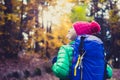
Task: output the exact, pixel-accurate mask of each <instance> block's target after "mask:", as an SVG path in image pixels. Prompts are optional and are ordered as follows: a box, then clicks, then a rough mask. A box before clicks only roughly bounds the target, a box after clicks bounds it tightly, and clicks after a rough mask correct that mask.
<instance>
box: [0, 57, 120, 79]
mask: <svg viewBox="0 0 120 80" xmlns="http://www.w3.org/2000/svg"><path fill="white" fill-rule="evenodd" d="M51 65H52V63H51V60H49V59H42V58H41V57H40V56H39V55H25V56H24V57H20V58H17V59H0V80H59V79H58V78H56V77H55V76H54V74H53V73H52V71H51ZM110 80H120V70H118V69H114V72H113V78H112V79H110Z"/></svg>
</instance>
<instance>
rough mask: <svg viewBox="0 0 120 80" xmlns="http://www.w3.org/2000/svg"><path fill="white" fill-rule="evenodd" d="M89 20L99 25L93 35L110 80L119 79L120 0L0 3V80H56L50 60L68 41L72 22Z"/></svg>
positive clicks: (10, 0)
mask: <svg viewBox="0 0 120 80" xmlns="http://www.w3.org/2000/svg"><path fill="white" fill-rule="evenodd" d="M93 20H95V21H97V22H98V23H99V24H100V25H101V32H100V33H99V34H97V35H96V36H98V37H99V38H101V39H102V41H103V42H104V46H105V54H106V59H107V61H109V63H110V64H111V66H112V67H113V71H114V72H113V78H112V79H111V80H120V77H119V76H120V0H0V79H1V80H2V79H3V80H58V79H57V78H56V77H55V76H54V74H52V71H51V69H50V67H51V60H52V58H53V57H54V56H55V55H57V51H58V50H59V47H60V46H61V45H63V44H67V43H68V42H69V40H67V39H66V34H67V32H68V30H69V29H70V28H71V27H72V23H74V22H76V21H88V22H90V21H93ZM46 73H47V74H46ZM43 74H45V75H43ZM41 75H42V77H41ZM36 76H37V77H36ZM45 76H49V77H48V78H46V77H45ZM13 78H14V79H13ZM51 78H52V79H51Z"/></svg>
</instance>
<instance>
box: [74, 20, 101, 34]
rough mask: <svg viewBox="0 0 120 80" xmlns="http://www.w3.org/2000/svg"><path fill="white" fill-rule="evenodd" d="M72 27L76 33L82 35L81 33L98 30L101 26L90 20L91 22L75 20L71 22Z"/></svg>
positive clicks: (96, 31) (90, 32)
mask: <svg viewBox="0 0 120 80" xmlns="http://www.w3.org/2000/svg"><path fill="white" fill-rule="evenodd" d="M73 27H74V29H75V31H76V33H77V35H82V34H95V33H98V32H100V30H101V28H100V25H99V24H98V23H97V22H95V21H92V22H91V23H89V22H75V23H74V24H73Z"/></svg>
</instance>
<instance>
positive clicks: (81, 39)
mask: <svg viewBox="0 0 120 80" xmlns="http://www.w3.org/2000/svg"><path fill="white" fill-rule="evenodd" d="M85 38H86V37H85V36H81V38H80V45H79V52H80V56H82V55H83V53H84V52H85V50H84V48H83V45H84V39H85Z"/></svg>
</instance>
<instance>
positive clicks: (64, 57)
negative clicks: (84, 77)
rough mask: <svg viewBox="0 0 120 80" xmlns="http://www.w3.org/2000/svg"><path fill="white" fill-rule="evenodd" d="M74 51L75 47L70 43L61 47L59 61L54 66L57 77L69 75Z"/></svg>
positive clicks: (53, 69)
mask: <svg viewBox="0 0 120 80" xmlns="http://www.w3.org/2000/svg"><path fill="white" fill-rule="evenodd" d="M72 53H73V48H72V47H71V46H70V45H63V46H61V47H60V50H59V51H58V56H57V61H56V62H55V63H54V64H53V66H52V71H53V73H54V74H55V75H56V76H57V77H59V78H64V77H66V76H68V75H69V68H70V65H71V61H72Z"/></svg>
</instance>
